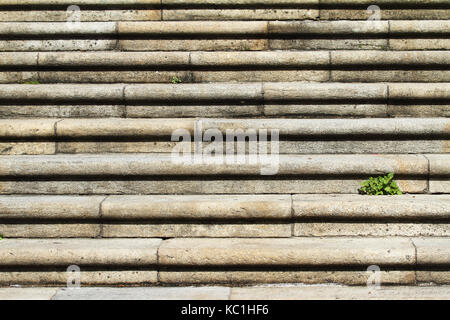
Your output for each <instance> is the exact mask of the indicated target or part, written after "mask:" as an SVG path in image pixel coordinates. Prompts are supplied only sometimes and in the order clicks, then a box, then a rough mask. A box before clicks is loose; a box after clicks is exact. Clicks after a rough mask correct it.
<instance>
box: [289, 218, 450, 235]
mask: <svg viewBox="0 0 450 320" xmlns="http://www.w3.org/2000/svg"><path fill="white" fill-rule="evenodd" d="M294 235H295V236H298V237H339V236H349V237H350V236H354V237H397V236H399V237H448V236H450V225H449V224H442V223H432V224H430V223H421V222H420V221H419V222H417V223H368V222H367V221H365V222H360V223H340V222H339V223H334V222H328V223H304V222H301V223H296V224H295V227H294Z"/></svg>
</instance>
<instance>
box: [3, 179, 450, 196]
mask: <svg viewBox="0 0 450 320" xmlns="http://www.w3.org/2000/svg"><path fill="white" fill-rule="evenodd" d="M364 179H367V177H364V178H362V177H361V178H360V179H338V178H328V179H327V178H321V179H318V178H316V179H311V178H307V179H291V178H280V179H275V180H273V179H267V178H266V179H261V178H259V179H258V180H255V179H247V178H240V179H239V180H229V179H217V178H216V179H214V180H209V179H208V180H206V179H205V180H192V179H183V180H162V179H145V180H141V181H136V180H109V181H104V180H90V181H82V180H77V181H23V180H22V181H0V194H21V193H24V194H61V195H64V194H80V195H89V194H99V195H102V194H117V195H119V194H132V195H135V194H258V193H263V194H267V193H269V194H271V193H277V194H286V193H301V194H309V193H324V194H331V193H339V194H349V193H350V194H354V193H358V189H359V188H361V184H360V183H361V181H362V180H364ZM396 182H397V184H398V185H399V187H400V189H401V190H402V191H403V192H406V193H425V192H427V187H428V183H427V180H425V179H422V180H417V179H414V180H405V179H396ZM448 182H450V180H448V181H447V186H444V184H443V182H442V183H441V184H440V185H439V183H438V182H436V181H433V180H432V181H431V182H430V192H432V193H439V192H440V193H443V192H444V193H445V192H446V193H448V192H449V190H450V183H448Z"/></svg>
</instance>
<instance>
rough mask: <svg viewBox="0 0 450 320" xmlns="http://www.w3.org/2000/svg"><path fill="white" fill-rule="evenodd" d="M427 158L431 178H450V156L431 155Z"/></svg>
mask: <svg viewBox="0 0 450 320" xmlns="http://www.w3.org/2000/svg"><path fill="white" fill-rule="evenodd" d="M426 157H427V159H428V160H429V161H430V175H431V176H450V155H446V154H430V155H427V156H426Z"/></svg>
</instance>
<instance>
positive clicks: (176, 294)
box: [0, 287, 231, 301]
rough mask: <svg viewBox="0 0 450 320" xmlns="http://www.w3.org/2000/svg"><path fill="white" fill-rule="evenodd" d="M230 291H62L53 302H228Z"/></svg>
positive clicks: (211, 289) (152, 289)
mask: <svg viewBox="0 0 450 320" xmlns="http://www.w3.org/2000/svg"><path fill="white" fill-rule="evenodd" d="M230 291H231V289H230V288H219V287H202V288H192V287H182V288H180V287H178V288H158V287H153V288H80V289H77V290H70V289H60V290H58V293H57V294H56V295H55V296H54V297H53V299H52V300H146V301H148V300H228V297H229V296H230ZM1 296H2V291H1V289H0V297H1Z"/></svg>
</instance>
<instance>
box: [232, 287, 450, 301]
mask: <svg viewBox="0 0 450 320" xmlns="http://www.w3.org/2000/svg"><path fill="white" fill-rule="evenodd" d="M449 297H450V288H449V287H416V286H405V287H397V286H396V287H381V288H380V289H373V288H370V287H369V288H368V287H364V286H363V287H341V286H328V287H324V286H297V287H279V288H277V287H268V288H261V287H260V288H232V289H231V297H230V299H231V300H448V299H449Z"/></svg>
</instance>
